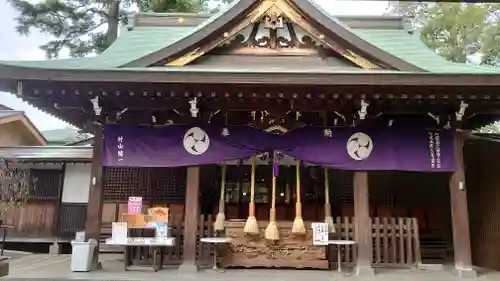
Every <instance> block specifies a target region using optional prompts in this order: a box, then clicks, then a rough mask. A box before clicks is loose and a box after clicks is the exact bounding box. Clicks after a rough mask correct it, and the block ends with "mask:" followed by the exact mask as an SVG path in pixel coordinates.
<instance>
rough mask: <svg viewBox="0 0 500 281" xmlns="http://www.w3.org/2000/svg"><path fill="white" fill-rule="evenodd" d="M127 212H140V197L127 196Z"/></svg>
mask: <svg viewBox="0 0 500 281" xmlns="http://www.w3.org/2000/svg"><path fill="white" fill-rule="evenodd" d="M128 213H129V214H140V213H142V197H129V198H128Z"/></svg>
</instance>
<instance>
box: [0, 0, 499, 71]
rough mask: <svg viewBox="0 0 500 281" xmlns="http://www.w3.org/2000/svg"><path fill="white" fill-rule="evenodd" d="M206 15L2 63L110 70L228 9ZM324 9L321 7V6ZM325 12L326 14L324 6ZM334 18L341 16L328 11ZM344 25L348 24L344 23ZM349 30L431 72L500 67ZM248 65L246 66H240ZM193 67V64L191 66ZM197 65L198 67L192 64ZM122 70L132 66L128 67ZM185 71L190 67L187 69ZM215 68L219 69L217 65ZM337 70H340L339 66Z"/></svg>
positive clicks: (400, 37)
mask: <svg viewBox="0 0 500 281" xmlns="http://www.w3.org/2000/svg"><path fill="white" fill-rule="evenodd" d="M235 3H236V1H235ZM230 8H231V6H229V7H228V8H227V9H225V10H223V11H221V12H220V13H218V14H216V15H214V16H212V17H211V18H209V19H207V20H206V21H205V22H204V23H202V24H200V25H199V26H197V27H185V26H183V27H175V26H168V27H148V26H136V27H134V28H133V30H131V31H128V30H123V31H122V32H121V34H120V36H119V38H118V39H117V40H116V41H115V43H114V44H112V45H111V47H109V48H108V49H107V50H106V51H105V52H103V53H102V54H100V55H98V56H95V57H88V58H80V59H60V60H51V61H3V62H0V63H2V64H10V65H17V66H25V67H33V68H48V69H89V70H110V69H115V70H116V69H117V68H119V67H120V66H121V65H124V64H126V63H128V62H131V61H134V60H136V59H139V58H141V57H143V56H145V55H148V54H150V53H153V52H156V51H158V50H160V49H162V48H165V47H167V46H169V45H171V44H173V43H175V42H177V41H179V40H180V39H182V38H184V37H186V36H189V35H190V34H192V33H194V32H196V31H198V30H200V29H202V28H203V27H204V26H206V25H207V24H208V23H210V22H212V21H213V20H214V19H216V18H217V17H218V16H220V15H221V14H223V13H225V12H226V11H227V10H228V9H230ZM320 10H321V9H320ZM321 11H322V12H323V13H325V14H327V13H326V12H325V11H324V10H321ZM328 16H329V17H330V18H332V20H336V21H337V22H338V19H335V18H333V17H332V16H331V15H328ZM343 26H345V24H343ZM345 28H346V29H347V30H348V31H349V32H352V33H354V34H355V35H357V36H359V37H360V38H361V39H363V40H364V41H366V42H368V43H369V44H372V45H374V46H376V47H378V48H380V49H382V50H383V51H385V52H387V53H390V54H391V55H393V56H395V57H398V58H400V59H402V60H404V61H407V62H408V63H410V64H413V65H415V66H417V67H419V68H422V69H424V70H426V71H428V72H431V73H462V74H488V73H491V74H496V73H500V68H494V67H486V66H475V65H468V64H462V63H454V62H449V61H446V60H445V59H444V58H442V57H440V56H439V55H437V54H436V53H434V52H433V51H432V50H430V49H428V48H427V47H426V46H425V45H424V44H423V43H422V42H421V41H420V39H419V38H418V35H417V34H413V35H412V34H409V33H408V31H406V30H403V29H356V28H350V27H347V26H346V27H345ZM241 67H243V68H245V67H244V66H238V68H240V69H241ZM189 68H191V66H190V67H189ZM192 68H197V67H194V66H193V67H192ZM120 70H123V71H127V70H131V69H130V68H129V67H127V68H120ZM144 70H151V71H166V72H168V71H179V69H176V68H173V67H162V68H159V69H158V68H155V69H149V68H148V69H144ZM185 70H186V71H187V70H188V69H185ZM214 71H216V70H215V69H214ZM337 71H338V70H337Z"/></svg>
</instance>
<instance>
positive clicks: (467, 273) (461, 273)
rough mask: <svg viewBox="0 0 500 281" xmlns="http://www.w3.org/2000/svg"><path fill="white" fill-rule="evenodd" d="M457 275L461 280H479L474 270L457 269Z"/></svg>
mask: <svg viewBox="0 0 500 281" xmlns="http://www.w3.org/2000/svg"><path fill="white" fill-rule="evenodd" d="M455 274H456V275H457V276H458V277H460V278H477V272H476V271H475V270H474V269H455Z"/></svg>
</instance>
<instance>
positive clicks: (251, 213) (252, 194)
mask: <svg viewBox="0 0 500 281" xmlns="http://www.w3.org/2000/svg"><path fill="white" fill-rule="evenodd" d="M248 214H249V216H250V217H255V156H252V172H251V174H250V204H249V210H248Z"/></svg>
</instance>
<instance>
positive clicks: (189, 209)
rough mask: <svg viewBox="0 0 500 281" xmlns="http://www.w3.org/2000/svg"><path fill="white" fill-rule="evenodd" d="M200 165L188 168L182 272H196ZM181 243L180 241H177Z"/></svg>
mask: <svg viewBox="0 0 500 281" xmlns="http://www.w3.org/2000/svg"><path fill="white" fill-rule="evenodd" d="M199 194H200V167H189V168H187V181H186V204H185V206H184V245H183V261H182V264H181V266H180V267H179V271H181V272H196V271H198V267H197V265H196V244H197V242H198V241H197V230H198V221H199V219H200V211H199V209H200V207H199V200H200V196H199ZM176 243H179V241H176Z"/></svg>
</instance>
